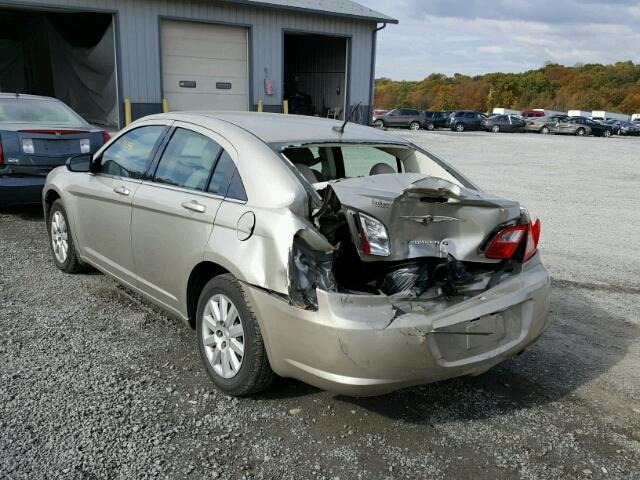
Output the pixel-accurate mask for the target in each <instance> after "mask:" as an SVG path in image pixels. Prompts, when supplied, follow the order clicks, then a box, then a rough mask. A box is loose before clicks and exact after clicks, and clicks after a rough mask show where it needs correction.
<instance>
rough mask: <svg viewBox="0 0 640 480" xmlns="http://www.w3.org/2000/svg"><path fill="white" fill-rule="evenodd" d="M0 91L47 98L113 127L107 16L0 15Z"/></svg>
mask: <svg viewBox="0 0 640 480" xmlns="http://www.w3.org/2000/svg"><path fill="white" fill-rule="evenodd" d="M0 17H2V20H0V90H1V91H4V92H19V93H31V94H35V95H47V96H52V97H55V98H58V99H59V100H61V101H63V102H65V103H66V104H67V105H69V106H70V107H71V108H73V109H74V110H75V111H76V112H78V113H79V114H80V115H81V116H82V117H83V118H85V119H86V120H87V121H89V122H92V123H96V124H99V125H105V126H117V123H118V104H117V95H116V92H117V86H116V65H115V42H114V34H113V22H112V18H111V15H106V14H83V13H78V14H76V13H68V14H62V13H36V12H18V11H6V12H5V11H1V12H0Z"/></svg>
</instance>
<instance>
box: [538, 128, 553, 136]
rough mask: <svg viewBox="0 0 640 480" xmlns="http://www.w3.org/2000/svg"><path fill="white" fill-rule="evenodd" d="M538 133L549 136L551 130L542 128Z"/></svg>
mask: <svg viewBox="0 0 640 480" xmlns="http://www.w3.org/2000/svg"><path fill="white" fill-rule="evenodd" d="M540 133H542V134H543V135H549V134H550V133H551V130H549V127H542V128H541V129H540Z"/></svg>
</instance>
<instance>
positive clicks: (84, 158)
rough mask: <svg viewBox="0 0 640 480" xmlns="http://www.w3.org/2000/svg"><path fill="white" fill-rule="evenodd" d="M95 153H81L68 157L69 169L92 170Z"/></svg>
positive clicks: (81, 171) (77, 170) (78, 170)
mask: <svg viewBox="0 0 640 480" xmlns="http://www.w3.org/2000/svg"><path fill="white" fill-rule="evenodd" d="M92 161H93V155H91V154H90V153H79V154H78V155H73V156H71V157H69V158H67V170H69V171H70V172H80V173H83V172H85V173H86V172H90V171H91V162H92Z"/></svg>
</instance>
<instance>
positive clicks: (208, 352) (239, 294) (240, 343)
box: [196, 274, 275, 397]
mask: <svg viewBox="0 0 640 480" xmlns="http://www.w3.org/2000/svg"><path fill="white" fill-rule="evenodd" d="M215 299H226V300H224V301H226V302H228V303H230V306H229V309H228V312H229V315H231V312H232V309H231V308H232V307H234V308H235V312H237V320H236V321H235V322H236V323H234V324H233V325H234V326H235V327H236V330H235V331H234V330H232V328H230V327H231V326H232V325H227V326H226V327H225V325H224V319H226V318H227V312H224V315H223V317H224V318H223V319H220V323H217V324H216V325H217V326H216V325H212V320H214V321H215V320H216V319H215V318H213V317H214V315H211V312H212V311H213V309H211V308H210V306H209V305H210V302H212V301H213V302H214V303H215V302H216V300H215ZM221 306H222V300H221V303H219V304H218V311H222V308H221ZM233 321H234V320H233V319H231V322H233ZM214 323H215V322H214ZM238 326H240V327H239V328H240V330H241V332H242V333H241V335H239V334H238V333H237V330H238ZM218 332H220V333H221V335H218ZM196 333H197V341H198V352H199V353H200V359H201V360H202V363H203V364H204V366H205V369H206V370H207V374H208V375H209V378H211V380H212V381H213V383H214V384H215V385H216V387H217V388H218V389H219V390H221V391H223V392H224V393H226V394H227V395H232V396H235V397H243V396H247V395H252V394H255V393H258V392H261V391H263V390H265V389H267V388H268V387H269V386H270V385H271V383H272V382H273V379H274V378H275V374H274V373H273V370H271V366H270V365H269V360H268V358H267V352H266V350H265V348H264V341H263V339H262V333H261V331H260V325H259V324H258V320H257V318H256V315H255V313H254V312H253V309H252V307H251V305H250V303H249V302H248V300H247V298H246V296H245V293H244V289H243V288H242V285H241V284H240V282H238V280H237V279H236V278H235V277H234V276H233V275H231V274H225V275H219V276H217V277H214V278H213V279H211V280H209V282H208V283H207V284H206V285H205V286H204V288H203V289H202V292H201V293H200V299H199V300H198V309H197V313H196ZM213 337H219V339H216V338H213ZM212 339H213V340H212ZM205 342H206V343H207V345H205ZM240 347H241V351H242V354H241V355H238V354H237V352H238V349H239V348H240ZM225 351H226V352H227V354H226V357H225ZM232 351H233V352H232ZM232 356H233V360H235V363H236V365H237V363H238V360H239V366H236V367H235V370H234V367H233V362H232ZM225 358H228V359H229V362H230V364H229V368H227V367H226V366H225V367H224V368H223V367H222V362H224V361H225V360H224V359H225Z"/></svg>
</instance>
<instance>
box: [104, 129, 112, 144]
mask: <svg viewBox="0 0 640 480" xmlns="http://www.w3.org/2000/svg"><path fill="white" fill-rule="evenodd" d="M109 140H111V135H110V134H109V132H107V131H106V130H103V131H102V143H103V144H105V143H107V142H108V141H109Z"/></svg>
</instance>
